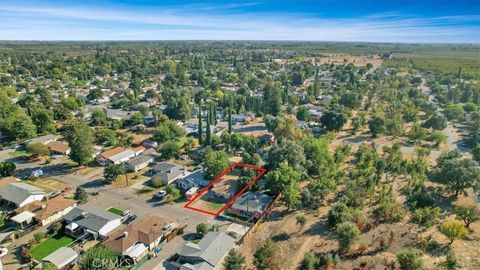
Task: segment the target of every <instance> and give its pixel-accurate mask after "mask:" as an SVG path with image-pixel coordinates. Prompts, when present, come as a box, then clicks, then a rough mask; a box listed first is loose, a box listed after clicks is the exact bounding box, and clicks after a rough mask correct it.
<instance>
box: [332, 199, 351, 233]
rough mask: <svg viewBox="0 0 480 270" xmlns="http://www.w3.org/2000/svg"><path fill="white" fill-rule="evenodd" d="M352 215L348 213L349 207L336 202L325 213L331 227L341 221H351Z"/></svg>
mask: <svg viewBox="0 0 480 270" xmlns="http://www.w3.org/2000/svg"><path fill="white" fill-rule="evenodd" d="M353 221H354V219H353V216H352V214H351V213H350V208H348V206H347V205H345V204H344V203H338V204H336V205H334V206H333V207H332V208H331V209H330V210H329V211H328V215H327V224H328V226H330V227H331V228H333V227H335V226H337V224H340V223H342V222H353Z"/></svg>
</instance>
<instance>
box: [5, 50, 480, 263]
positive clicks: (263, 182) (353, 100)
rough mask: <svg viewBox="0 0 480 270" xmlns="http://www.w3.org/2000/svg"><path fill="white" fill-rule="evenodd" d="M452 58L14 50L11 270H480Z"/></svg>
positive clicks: (468, 140)
mask: <svg viewBox="0 0 480 270" xmlns="http://www.w3.org/2000/svg"><path fill="white" fill-rule="evenodd" d="M418 46H420V45H418ZM451 46H452V47H450V45H438V46H433V47H429V46H425V47H422V46H420V47H417V46H415V45H409V44H383V43H382V44H380V43H379V44H376V45H375V46H374V45H368V44H367V45H365V44H363V43H359V44H357V43H351V44H350V43H338V44H337V43H315V42H312V43H309V42H305V43H303V42H298V43H297V42H296V43H289V42H260V41H257V42H240V41H238V42H233V41H232V42H226V41H225V42H213V41H212V42H210V41H203V42H200V41H199V42H180V41H178V42H173V41H172V42H145V43H143V42H125V43H123V42H91V43H90V42H82V43H75V42H72V43H68V42H66V43H63V42H58V43H55V42H54V43H36V42H32V43H25V44H24V43H5V44H0V108H1V112H0V145H1V151H0V175H1V178H0V203H1V204H0V247H1V248H0V262H1V265H2V267H3V269H79V270H87V269H88V270H92V269H133V270H136V269H156V270H159V269H176V270H213V269H226V270H230V269H231V270H238V269H262V270H265V269H272V270H273V269H305V270H310V269H312V270H313V269H408V270H410V269H412V270H414V269H444V268H442V267H443V265H445V264H447V263H450V264H454V265H459V266H461V267H462V268H461V269H480V268H479V266H480V253H479V249H478V243H479V242H478V240H479V239H480V223H479V222H478V220H479V218H480V216H479V210H478V206H479V200H480V198H479V195H478V194H479V193H478V188H479V187H480V167H479V165H478V162H479V161H480V128H479V127H480V124H479V123H480V110H479V106H480V83H479V81H478V80H479V79H480V77H479V74H480V73H479V71H480V70H479V68H478V67H479V62H478V58H477V59H476V60H458V62H455V61H453V60H448V61H447V60H445V61H447V62H448V63H449V64H448V65H446V64H445V65H443V64H442V63H443V62H442V61H443V60H442V59H443V58H441V59H438V58H436V56H437V55H438V54H440V53H449V54H451V55H452V56H451V58H449V59H457V58H456V57H457V56H458V55H463V54H464V55H465V56H464V57H463V56H462V57H461V58H458V59H469V58H468V56H469V55H471V54H472V52H473V51H474V50H477V51H476V52H477V53H478V46H477V47H475V46H473V45H472V47H469V46H467V45H465V46H464V47H461V46H458V47H455V46H454V45H451ZM373 48H375V49H373ZM419 48H421V49H419ZM452 48H455V49H452ZM399 52H400V53H399ZM427 52H428V53H427ZM419 55H420V56H419ZM477 56H478V54H477ZM458 57H459V56H458ZM425 59H428V60H425ZM449 61H452V62H449ZM462 61H464V62H462ZM472 63H473V64H472ZM99 262H101V263H99ZM408 265H410V266H411V265H413V266H411V267H410V266H408ZM409 267H410V268H409ZM445 269H447V268H445ZM448 269H460V268H448Z"/></svg>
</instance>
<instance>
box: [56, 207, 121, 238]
mask: <svg viewBox="0 0 480 270" xmlns="http://www.w3.org/2000/svg"><path fill="white" fill-rule="evenodd" d="M121 218H122V217H121V216H119V215H115V214H113V213H110V212H107V211H105V210H103V209H100V208H97V207H96V206H93V205H89V204H86V205H79V206H77V207H75V208H73V209H72V210H71V211H70V212H69V213H68V214H66V215H65V218H64V219H65V222H66V223H67V226H65V233H67V234H69V235H71V236H73V237H75V238H83V237H87V236H92V237H93V238H94V239H97V238H100V239H103V238H106V237H107V235H108V234H109V233H110V232H111V231H113V230H115V229H116V228H117V227H118V226H120V225H121V224H122V220H121Z"/></svg>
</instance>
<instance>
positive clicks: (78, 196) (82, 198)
mask: <svg viewBox="0 0 480 270" xmlns="http://www.w3.org/2000/svg"><path fill="white" fill-rule="evenodd" d="M73 198H74V199H75V200H77V201H79V202H80V203H81V204H83V203H87V201H88V194H87V192H86V191H85V189H84V188H82V187H77V189H76V190H75V195H74V196H73Z"/></svg>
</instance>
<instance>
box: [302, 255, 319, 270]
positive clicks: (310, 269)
mask: <svg viewBox="0 0 480 270" xmlns="http://www.w3.org/2000/svg"><path fill="white" fill-rule="evenodd" d="M319 265H320V259H319V258H318V257H317V256H315V254H312V253H307V254H305V256H304V257H303V261H302V265H301V266H300V270H315V269H317V268H318V267H319Z"/></svg>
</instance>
